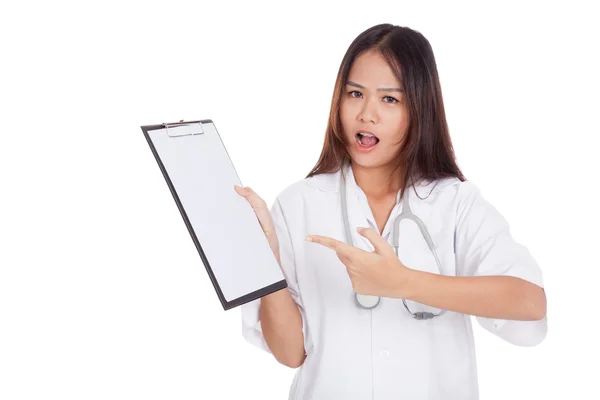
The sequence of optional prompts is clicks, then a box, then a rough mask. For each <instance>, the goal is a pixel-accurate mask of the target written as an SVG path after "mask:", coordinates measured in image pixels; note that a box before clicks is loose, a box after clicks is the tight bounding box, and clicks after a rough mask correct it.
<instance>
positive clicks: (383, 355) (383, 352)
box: [379, 350, 390, 358]
mask: <svg viewBox="0 0 600 400" xmlns="http://www.w3.org/2000/svg"><path fill="white" fill-rule="evenodd" d="M379 355H380V356H381V358H388V357H389V356H390V352H389V351H388V350H381V351H380V352H379Z"/></svg>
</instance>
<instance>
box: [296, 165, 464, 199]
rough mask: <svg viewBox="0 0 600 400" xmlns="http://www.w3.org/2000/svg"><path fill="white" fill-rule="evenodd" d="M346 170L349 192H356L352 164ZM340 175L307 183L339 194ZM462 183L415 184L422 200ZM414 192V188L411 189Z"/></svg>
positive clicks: (313, 178)
mask: <svg viewBox="0 0 600 400" xmlns="http://www.w3.org/2000/svg"><path fill="white" fill-rule="evenodd" d="M345 168H346V180H347V184H346V186H347V188H348V189H347V190H351V188H352V190H355V188H358V186H357V184H356V181H355V180H354V175H353V174H352V167H351V165H350V163H346V164H345ZM340 174H341V170H340V169H338V170H337V171H335V172H329V173H323V174H318V175H313V176H311V177H310V178H309V179H308V180H307V183H308V184H309V185H310V186H312V187H314V188H317V189H319V190H323V191H326V192H339V191H340ZM458 183H460V180H459V179H458V178H445V179H442V180H438V181H424V180H422V181H420V182H417V183H415V185H414V186H415V191H416V192H417V193H418V194H419V197H420V198H426V197H427V196H428V195H429V194H430V193H435V192H438V191H440V190H443V189H444V188H446V187H448V186H452V185H456V184H458ZM409 189H411V191H412V186H411V187H410V188H409ZM398 197H399V193H398ZM398 197H397V201H396V203H397V202H398V200H399V198H398ZM412 201H413V200H412V198H411V202H412Z"/></svg>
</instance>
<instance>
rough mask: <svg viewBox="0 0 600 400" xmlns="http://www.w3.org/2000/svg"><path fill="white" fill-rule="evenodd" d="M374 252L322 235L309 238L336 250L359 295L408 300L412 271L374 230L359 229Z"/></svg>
mask: <svg viewBox="0 0 600 400" xmlns="http://www.w3.org/2000/svg"><path fill="white" fill-rule="evenodd" d="M358 233H360V234H361V235H362V236H364V237H366V238H367V239H368V240H369V241H370V242H371V243H372V244H373V247H374V248H375V251H373V252H369V251H364V250H362V249H359V248H357V247H354V246H350V245H349V244H347V243H344V242H341V241H339V240H336V239H333V238H330V237H327V236H319V235H309V236H307V237H306V240H308V241H311V242H314V243H318V244H321V245H323V246H326V247H329V248H330V249H333V250H334V251H335V253H336V255H337V256H338V258H339V259H340V261H341V262H342V263H343V264H344V265H345V266H346V270H347V271H348V275H349V276H350V280H351V281H352V288H353V289H354V291H355V292H356V293H358V294H363V295H371V296H380V297H395V298H407V296H408V286H409V281H410V277H411V271H412V270H411V269H410V268H408V267H406V266H405V265H404V264H402V262H401V261H400V259H399V258H398V257H397V256H396V253H395V251H394V249H393V248H392V246H390V244H389V243H388V242H387V241H385V240H384V239H383V238H382V237H381V235H379V233H377V232H376V231H375V230H373V229H371V228H359V229H358Z"/></svg>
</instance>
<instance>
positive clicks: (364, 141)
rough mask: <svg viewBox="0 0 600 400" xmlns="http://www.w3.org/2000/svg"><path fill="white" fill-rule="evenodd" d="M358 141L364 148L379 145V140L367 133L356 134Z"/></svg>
mask: <svg viewBox="0 0 600 400" xmlns="http://www.w3.org/2000/svg"><path fill="white" fill-rule="evenodd" d="M356 139H357V140H358V143H359V144H360V145H361V146H364V147H371V146H375V145H376V144H377V143H379V138H378V137H377V136H375V135H373V134H372V133H367V132H358V133H357V134H356Z"/></svg>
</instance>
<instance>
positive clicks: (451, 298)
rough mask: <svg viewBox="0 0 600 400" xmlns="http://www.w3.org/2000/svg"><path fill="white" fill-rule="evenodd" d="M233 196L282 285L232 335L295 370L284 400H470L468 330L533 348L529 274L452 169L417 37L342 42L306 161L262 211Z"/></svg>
mask: <svg viewBox="0 0 600 400" xmlns="http://www.w3.org/2000/svg"><path fill="white" fill-rule="evenodd" d="M236 190H237V191H238V193H239V194H240V195H242V196H244V197H245V198H246V199H247V200H248V201H249V202H250V204H251V205H252V207H253V209H254V210H255V212H256V215H257V217H258V219H259V221H260V223H261V226H262V228H263V230H264V232H265V235H266V236H267V238H268V239H269V243H270V244H271V247H272V249H273V252H274V253H275V256H276V257H277V260H278V261H279V263H280V265H281V268H282V270H283V272H284V275H285V278H286V280H287V283H288V288H287V289H284V290H280V291H277V292H275V293H272V294H270V295H267V296H264V297H262V298H260V299H257V300H255V301H253V302H250V303H247V304H245V305H243V306H242V308H241V310H242V319H243V335H244V337H245V338H246V339H247V340H248V341H249V342H250V343H252V344H254V345H257V346H259V347H260V348H262V349H264V350H266V351H268V352H270V353H272V354H273V356H274V357H275V358H276V360H278V361H279V362H280V363H282V364H284V365H287V366H289V367H292V368H298V367H300V368H299V369H298V371H297V373H296V376H295V378H294V381H293V383H292V387H291V390H290V399H303V400H309V399H319V400H321V399H323V400H325V399H327V400H329V399H344V400H353V399H356V400H365V399H461V400H468V399H478V385H477V370H476V359H475V352H474V350H475V348H474V341H473V332H472V326H471V317H470V316H474V317H476V319H477V320H478V322H479V323H480V324H481V325H482V326H483V327H484V328H485V329H487V330H489V331H490V332H492V333H494V334H495V335H497V336H499V337H501V338H503V339H504V340H506V341H508V342H510V343H514V344H515V345H520V346H534V345H536V344H538V343H540V342H541V341H542V340H543V339H544V338H545V335H546V331H547V319H546V296H545V293H544V290H543V281H542V273H541V270H540V268H539V267H538V265H537V263H536V261H535V260H534V259H533V258H532V256H531V255H530V253H529V252H528V250H527V249H526V248H525V247H524V246H522V245H520V244H518V243H517V242H515V241H514V240H513V238H512V237H511V234H510V233H509V226H508V223H507V221H506V220H505V219H504V218H503V217H502V215H501V214H500V213H499V212H498V211H497V210H496V209H495V208H494V207H493V206H492V205H491V204H490V203H489V202H487V201H486V200H485V199H484V198H483V197H482V195H481V194H480V191H479V190H478V188H477V187H476V186H475V185H474V184H472V183H470V182H468V181H467V180H466V179H465V177H464V176H463V174H462V172H461V171H460V169H459V167H458V166H457V164H456V162H455V159H454V152H453V148H452V143H451V140H450V136H449V133H448V126H447V123H446V116H445V112H444V104H443V100H442V93H441V89H440V83H439V79H438V72H437V67H436V63H435V59H434V55H433V51H432V49H431V46H430V44H429V42H428V41H427V39H426V38H425V37H423V35H422V34H420V33H419V32H416V31H414V30H411V29H408V28H405V27H399V26H393V25H389V24H382V25H377V26H374V27H372V28H370V29H368V30H366V31H365V32H363V33H362V34H360V35H359V36H358V37H357V38H356V39H355V40H354V42H353V43H352V44H351V45H350V48H349V49H348V51H347V53H346V55H345V56H344V59H343V60H342V64H341V67H340V69H339V73H338V77H337V81H336V85H335V93H334V96H333V101H332V105H331V113H330V118H329V124H328V127H327V131H326V134H325V145H324V148H323V151H322V153H321V156H320V159H319V161H318V162H317V165H316V166H315V167H314V169H313V170H312V171H311V172H310V173H309V174H308V176H307V177H306V178H305V179H303V180H301V181H298V182H295V183H294V184H292V185H290V186H289V187H287V188H286V189H285V190H284V191H283V192H281V193H280V195H279V196H278V197H277V199H276V200H275V202H274V204H273V206H272V207H271V209H270V210H269V209H268V208H267V206H266V204H265V202H264V201H263V200H262V199H261V198H260V197H259V196H258V195H257V194H256V193H254V192H253V191H252V189H250V188H248V187H246V188H237V189H236ZM361 228H362V229H361ZM307 239H309V240H310V239H311V240H312V241H307Z"/></svg>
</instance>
